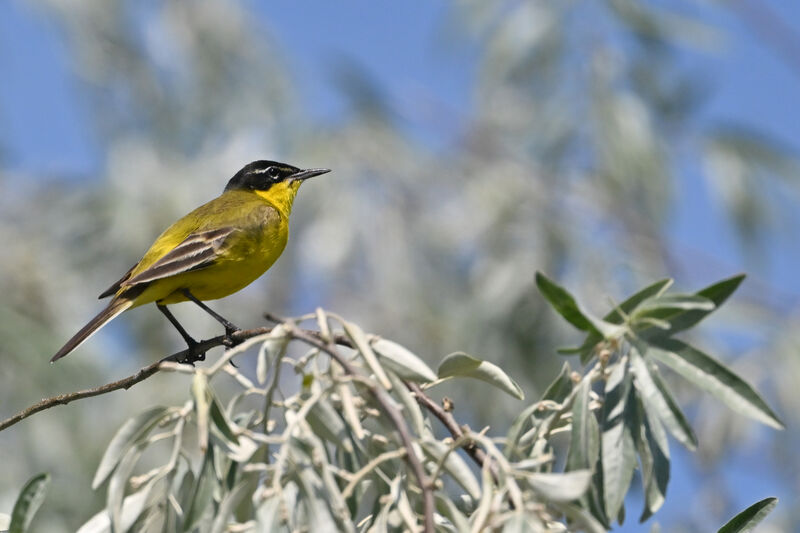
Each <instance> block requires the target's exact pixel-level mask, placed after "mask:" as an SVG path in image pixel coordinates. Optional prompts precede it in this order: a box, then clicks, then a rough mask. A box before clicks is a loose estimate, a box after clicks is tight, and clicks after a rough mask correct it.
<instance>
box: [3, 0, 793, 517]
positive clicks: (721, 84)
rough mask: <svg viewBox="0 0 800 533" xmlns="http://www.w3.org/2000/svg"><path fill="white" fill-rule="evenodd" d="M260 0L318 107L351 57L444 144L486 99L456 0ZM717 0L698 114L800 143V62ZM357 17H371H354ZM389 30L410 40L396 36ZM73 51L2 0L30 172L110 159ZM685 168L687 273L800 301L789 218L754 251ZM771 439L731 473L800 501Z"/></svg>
mask: <svg viewBox="0 0 800 533" xmlns="http://www.w3.org/2000/svg"><path fill="white" fill-rule="evenodd" d="M250 4H251V5H252V6H254V7H255V9H256V11H257V12H258V13H259V14H260V16H261V17H263V19H264V20H263V22H264V24H265V27H267V28H268V29H269V30H270V31H271V32H272V37H273V38H274V39H275V40H276V42H277V44H278V45H279V46H280V47H281V48H282V49H283V51H284V52H285V58H286V60H287V62H288V64H289V65H290V67H289V68H290V70H291V71H292V72H293V74H294V76H295V80H296V81H297V82H298V83H297V87H298V90H299V91H300V92H301V94H303V95H304V96H305V98H304V99H303V101H304V102H305V103H306V104H307V105H308V106H310V109H311V111H312V113H313V116H315V117H316V118H317V120H319V121H323V122H329V123H333V124H335V123H336V121H337V120H341V119H342V117H343V116H345V115H346V114H347V110H348V103H347V101H346V99H345V98H344V97H343V96H342V95H341V92H340V91H339V90H338V89H337V83H339V82H340V80H338V79H337V77H336V74H335V72H336V68H338V67H339V66H341V65H342V64H347V63H348V62H350V63H353V64H356V65H358V66H359V67H361V68H363V69H365V70H366V71H367V72H368V73H369V74H370V75H371V76H372V77H373V80H374V82H375V83H376V84H377V85H378V86H380V87H381V88H382V89H383V90H385V91H386V93H387V94H388V96H389V98H390V99H391V100H392V101H393V102H394V103H395V105H396V106H397V108H398V109H400V110H403V109H408V110H410V111H409V112H408V113H407V114H404V115H402V116H400V117H399V119H398V121H399V124H400V127H401V128H403V129H404V130H405V131H407V132H408V133H409V134H410V135H412V136H413V137H415V138H417V139H419V140H420V142H424V143H426V144H427V145H428V146H432V147H434V148H436V147H447V146H448V145H449V143H451V142H454V140H455V137H456V135H457V133H458V126H459V124H460V122H461V121H462V120H464V119H465V117H467V116H468V115H469V113H470V112H471V109H472V101H473V98H474V95H473V94H471V92H470V91H472V90H473V87H474V84H473V83H472V80H473V77H474V76H475V75H476V68H477V65H476V61H477V57H478V55H477V52H476V50H475V49H474V48H473V47H471V43H470V42H469V39H467V38H466V37H464V36H461V37H456V39H458V46H447V45H445V46H441V44H442V42H443V41H444V42H448V41H449V38H450V36H449V35H448V31H451V30H452V29H451V28H447V27H446V26H445V24H444V20H443V14H444V13H445V12H446V10H447V9H449V3H447V2H443V1H440V0H432V1H428V2H399V3H394V4H393V5H392V8H391V9H387V8H386V6H385V5H384V4H383V3H380V2H368V1H358V2H320V3H318V4H317V5H315V6H314V10H315V17H314V18H313V20H312V19H309V17H308V15H307V11H306V9H304V6H305V4H304V3H302V4H301V3H297V2H289V1H281V2H269V3H266V2H265V3H260V2H255V1H254V0H251V2H250ZM768 4H769V5H770V6H771V7H772V9H773V10H774V13H775V14H777V15H778V16H779V18H780V19H781V20H782V21H784V22H785V24H787V25H788V26H789V27H792V28H794V29H795V30H800V3H798V2H776V1H772V2H768ZM701 9H702V8H701ZM708 13H709V16H710V17H712V18H713V20H714V22H715V23H716V24H718V25H719V26H720V27H721V28H723V29H724V30H725V31H726V32H727V33H728V35H727V36H724V38H723V41H722V43H720V44H719V45H717V46H716V47H712V48H711V49H709V50H707V51H697V50H696V49H691V48H689V47H687V48H686V49H682V50H681V55H682V59H683V61H685V63H686V64H687V65H689V67H690V68H695V69H698V74H701V75H702V76H703V77H704V79H705V80H707V82H708V84H709V92H708V94H709V96H708V100H707V101H706V103H705V104H704V105H703V106H702V112H701V113H699V114H698V115H697V117H696V120H698V121H700V122H701V123H707V124H714V123H717V122H731V123H738V124H744V125H749V126H752V127H753V128H754V129H758V130H759V131H761V132H763V133H765V134H767V135H769V136H770V137H772V138H774V139H776V140H778V141H779V142H780V143H782V144H784V145H785V146H787V147H789V148H790V149H791V150H793V151H794V152H795V153H797V149H798V145H799V144H800V105H798V97H797V95H798V94H800V69H798V68H796V65H795V68H793V67H791V66H790V65H789V63H787V61H786V60H785V59H784V58H783V57H781V56H780V55H779V54H778V53H776V49H775V48H774V47H773V46H771V45H769V44H767V43H765V42H764V40H763V38H764V36H763V35H760V34H758V33H757V32H756V31H754V29H753V28H754V25H753V24H750V23H744V22H743V20H742V19H741V18H740V17H738V16H735V15H732V14H731V13H727V14H721V13H720V10H717V9H713V10H712V9H709V10H708ZM353 20H365V21H369V23H368V24H353ZM386 32H392V33H393V34H394V39H395V41H393V42H396V41H397V40H400V41H401V42H403V43H404V46H402V47H397V46H391V47H389V46H387V44H386V43H387V42H388V41H387V40H385V39H383V36H384V34H385V33H386ZM431 50H435V51H434V52H431ZM69 61H70V56H69V53H68V50H67V47H66V43H65V42H64V38H63V35H62V34H61V32H60V30H59V28H58V27H57V26H56V25H55V24H53V23H52V21H50V20H48V19H47V18H46V17H42V16H41V14H40V13H37V11H36V9H35V8H32V7H31V6H30V4H27V3H22V2H18V1H13V0H12V1H5V2H0V73H2V75H0V123H2V124H3V125H4V128H3V130H2V131H0V158H1V159H0V160H1V161H2V164H3V165H4V166H5V167H6V169H7V170H9V171H10V172H11V173H12V174H15V175H16V176H17V179H20V180H36V179H37V178H36V177H37V176H49V175H58V176H60V177H63V176H68V177H74V179H92V178H93V177H94V176H95V175H97V174H98V173H99V172H100V170H101V169H102V168H103V165H104V158H105V154H103V153H102V152H101V149H100V143H98V140H97V139H96V138H94V137H93V135H94V133H93V128H92V125H91V124H90V123H89V118H88V113H87V110H88V109H89V106H91V102H89V101H86V100H85V99H84V98H82V93H81V91H80V89H79V85H78V84H79V82H78V81H77V80H76V78H75V77H74V75H73V72H72V65H70V62H69ZM443 65H445V67H444V68H443ZM410 100H414V101H416V102H419V101H422V102H425V101H427V100H429V101H431V102H437V105H440V104H442V103H444V104H445V107H446V108H447V109H449V110H451V112H452V122H447V121H445V122H441V121H438V122H433V121H431V120H430V119H429V118H428V117H426V116H425V115H424V113H421V112H420V111H419V109H420V106H411V105H407V104H408V101H410ZM423 107H424V106H423ZM412 109H413V111H411V110H412ZM682 170H683V172H682V173H681V192H680V194H681V201H679V202H677V203H676V205H677V206H678V207H677V210H676V212H675V213H674V217H673V223H672V224H671V226H670V227H671V230H670V238H671V239H672V240H673V241H674V244H675V247H676V249H678V250H681V249H684V250H687V251H691V253H693V254H695V253H697V252H699V251H702V253H703V254H705V255H706V256H707V257H708V260H709V264H708V267H707V270H705V271H704V270H703V269H702V268H698V267H694V268H693V269H691V270H690V271H688V272H686V275H687V276H688V277H689V279H688V280H685V282H686V284H687V285H690V284H694V283H695V281H697V282H698V283H700V282H708V281H711V280H712V279H713V278H714V277H717V273H719V272H722V273H724V274H726V275H727V274H733V273H735V272H739V271H748V272H751V273H752V275H753V277H754V278H755V279H756V280H757V281H758V283H763V284H766V285H767V286H769V287H772V288H777V290H778V292H780V293H782V295H783V301H782V305H785V306H786V309H787V311H789V312H796V310H797V304H798V301H799V300H800V277H798V276H797V264H798V262H800V247H798V246H797V244H796V235H794V234H791V232H788V231H777V232H775V233H774V234H773V236H772V237H770V241H769V242H766V243H764V246H763V248H761V250H762V251H763V253H764V254H765V256H766V259H764V258H760V257H750V256H748V252H751V251H748V250H746V249H742V248H741V247H740V246H739V245H738V244H737V241H736V238H735V236H734V234H733V232H732V230H731V228H730V225H729V223H728V221H727V220H726V218H725V215H724V214H723V213H722V211H721V209H720V208H719V206H717V205H715V204H714V202H713V201H712V200H711V198H710V195H709V194H708V191H707V190H706V188H705V186H704V185H703V183H704V181H703V180H702V179H700V178H699V175H700V172H701V170H702V169H700V168H697V166H696V163H694V162H691V161H688V160H687V162H686V164H685V168H683V169H682ZM29 185H30V186H34V187H35V186H36V183H35V182H32V183H30V184H29ZM692 277H694V279H692ZM765 431H770V430H767V429H759V430H758V432H759V433H757V435H758V434H760V433H763V432H765ZM758 443H759V437H758V436H757V437H756V438H755V439H754V440H753V442H752V446H751V447H750V448H749V450H748V449H746V450H744V451H742V452H741V453H738V454H737V455H736V456H735V457H732V458H730V460H729V464H730V465H731V468H729V469H728V473H727V474H726V475H728V476H729V479H730V481H731V486H733V487H737V489H738V490H737V493H736V498H737V500H740V501H739V503H740V504H741V505H740V506H741V507H742V508H743V507H745V506H746V505H749V504H750V503H752V502H753V501H756V500H757V499H761V498H763V497H766V496H770V495H776V496H779V497H781V499H782V501H783V503H782V504H779V507H780V505H792V502H793V500H794V499H795V497H794V495H793V494H792V493H791V492H790V489H789V487H787V486H786V485H785V484H784V483H782V481H781V480H779V479H774V478H772V477H771V476H765V477H761V476H753V469H752V461H759V460H760V459H759V457H758V453H757V451H756V450H757V447H758ZM672 450H673V455H674V462H673V470H672V480H671V484H670V489H669V493H668V497H667V503H666V505H665V506H664V508H662V510H661V511H660V512H659V513H658V514H657V516H656V519H657V520H658V521H660V522H662V523H663V524H665V525H668V524H669V518H668V517H669V516H670V515H671V514H672V513H680V512H681V511H682V510H683V509H685V508H686V506H687V505H689V504H691V502H692V495H693V490H692V487H693V485H695V484H696V483H697V482H698V481H699V480H698V479H697V478H696V476H698V475H699V473H698V471H697V470H695V469H693V467H692V460H693V459H692V456H691V454H687V453H685V452H684V451H683V450H682V449H681V448H680V447H678V446H673V447H672ZM740 466H741V468H740ZM745 466H746V467H745ZM631 504H632V505H633V507H632V509H631V510H630V511H629V518H628V522H627V523H626V525H625V526H624V527H622V528H620V529H619V530H620V531H639V530H641V528H640V526H638V525H637V524H636V521H635V518H636V516H638V509H639V508H640V503H639V502H638V500H636V499H635V498H634V500H633V501H632V502H631ZM648 527H649V526H648Z"/></svg>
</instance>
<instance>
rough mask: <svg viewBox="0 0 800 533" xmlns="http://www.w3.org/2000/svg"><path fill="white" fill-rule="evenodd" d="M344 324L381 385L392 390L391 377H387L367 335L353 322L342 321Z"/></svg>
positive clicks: (346, 331)
mask: <svg viewBox="0 0 800 533" xmlns="http://www.w3.org/2000/svg"><path fill="white" fill-rule="evenodd" d="M342 326H343V327H344V331H345V333H347V336H348V337H350V340H351V341H353V344H354V345H355V348H356V350H358V352H359V353H360V354H361V356H362V357H363V358H364V361H365V362H366V363H367V366H368V367H369V368H370V370H372V373H373V374H375V377H376V378H378V381H379V382H380V384H381V386H382V387H383V388H384V389H386V390H392V383H391V381H389V378H388V377H386V372H384V371H383V367H382V366H381V364H380V363H379V362H378V358H377V356H376V355H375V352H373V351H372V348H371V347H370V345H369V342H367V336H366V335H365V334H364V332H363V331H362V330H361V328H360V327H358V326H357V325H356V324H353V323H352V322H346V321H342Z"/></svg>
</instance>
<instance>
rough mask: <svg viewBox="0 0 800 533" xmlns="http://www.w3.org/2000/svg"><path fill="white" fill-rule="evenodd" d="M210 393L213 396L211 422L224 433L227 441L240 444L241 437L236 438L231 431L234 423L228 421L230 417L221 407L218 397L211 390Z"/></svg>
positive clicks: (210, 409)
mask: <svg viewBox="0 0 800 533" xmlns="http://www.w3.org/2000/svg"><path fill="white" fill-rule="evenodd" d="M208 393H209V395H210V396H211V401H210V403H209V413H210V414H211V421H212V422H213V423H214V426H215V427H216V428H217V429H218V430H219V431H220V433H222V434H223V435H224V436H225V438H226V439H228V440H229V441H230V442H232V443H234V444H239V437H238V436H236V433H235V432H234V431H233V429H231V425H232V424H233V422H230V421H229V420H228V417H227V416H226V415H225V413H224V412H223V411H222V409H221V408H220V406H219V401H218V400H217V398H216V396H214V394H213V393H212V392H211V389H210V388H209V389H208Z"/></svg>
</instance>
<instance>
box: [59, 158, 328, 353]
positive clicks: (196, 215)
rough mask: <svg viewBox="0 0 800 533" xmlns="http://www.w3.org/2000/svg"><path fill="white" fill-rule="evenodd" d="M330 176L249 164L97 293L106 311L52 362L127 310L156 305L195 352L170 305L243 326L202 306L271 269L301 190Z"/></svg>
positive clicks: (288, 167) (228, 331) (319, 171)
mask: <svg viewBox="0 0 800 533" xmlns="http://www.w3.org/2000/svg"><path fill="white" fill-rule="evenodd" d="M326 172H330V170H328V169H326V168H312V169H308V170H301V169H299V168H297V167H293V166H291V165H286V164H284V163H277V162H275V161H254V162H252V163H250V164H248V165H246V166H245V167H244V168H243V169H241V170H240V171H239V172H237V173H236V175H234V176H233V178H231V180H230V181H229V182H228V185H227V186H226V187H225V190H224V191H223V192H222V194H221V195H220V196H218V197H217V198H215V199H213V200H211V201H210V202H208V203H206V204H203V205H201V206H200V207H198V208H197V209H195V210H194V211H192V212H191V213H189V214H188V215H186V216H184V217H183V218H181V219H180V220H178V221H177V222H175V223H174V224H173V225H172V226H170V227H169V228H167V229H166V231H164V233H162V234H161V235H160V236H159V237H158V238H157V239H156V241H155V242H154V243H153V245H152V246H150V249H149V250H147V252H146V253H145V254H144V257H142V259H141V260H140V261H139V262H138V263H136V265H134V266H133V267H132V268H131V269H130V270H129V271H128V272H127V273H126V274H125V275H124V276H122V278H121V279H120V280H119V281H117V282H116V283H114V284H113V285H112V286H111V287H109V288H108V289H107V290H106V291H104V292H103V293H102V294H101V295H100V298H105V297H107V296H112V298H111V301H110V302H109V303H108V306H107V307H106V308H105V309H103V310H102V311H100V313H99V314H98V315H97V316H96V317H94V318H93V319H92V320H90V321H89V323H88V324H86V325H85V326H84V327H83V328H81V330H80V331H79V332H78V333H76V334H75V336H73V337H72V338H71V339H70V340H69V341H67V343H66V344H65V345H64V346H63V347H62V348H61V349H60V350H58V352H56V354H55V355H54V356H53V358H52V359H51V360H50V361H51V362H53V361H56V360H58V359H61V358H62V357H64V356H65V355H67V354H68V353H70V352H71V351H72V350H74V349H75V348H77V347H78V346H80V345H81V344H82V343H83V342H84V341H86V340H87V339H88V338H89V337H91V336H92V335H93V334H94V333H95V332H96V331H97V330H98V329H100V328H101V327H103V326H104V325H105V324H107V323H108V322H109V321H111V320H112V319H113V318H115V317H116V316H117V315H119V314H120V313H122V312H123V311H126V310H128V309H131V308H133V307H138V306H140V305H144V304H147V303H150V302H155V303H156V305H157V306H158V309H159V310H160V311H161V312H162V313H164V315H165V316H166V317H167V319H169V321H170V322H171V323H172V325H173V326H175V328H176V329H177V330H178V332H179V333H180V334H181V336H182V337H183V338H184V340H185V341H186V343H187V344H188V345H189V348H190V349H191V348H192V347H193V346H194V345H196V344H197V342H196V341H195V340H194V339H193V338H192V337H191V336H189V334H188V333H186V330H184V329H183V327H182V326H181V325H180V323H179V322H178V321H177V319H176V318H175V317H174V316H173V315H172V313H171V312H170V311H169V310H168V309H167V307H166V306H167V304H174V303H178V302H185V301H188V300H191V301H193V302H195V303H196V304H197V305H199V306H200V307H201V308H203V309H204V310H205V311H206V312H208V313H209V314H210V315H211V316H213V317H214V318H215V319H216V320H217V321H219V322H220V323H221V324H222V325H223V326H225V332H226V334H228V335H230V334H231V333H232V332H233V331H235V330H237V329H238V328H236V326H234V325H233V324H231V323H230V322H229V321H227V320H226V319H225V318H223V317H221V316H220V315H218V314H217V313H215V312H214V311H212V310H211V309H210V308H209V307H207V306H206V305H205V304H203V303H202V300H215V299H217V298H222V297H224V296H228V295H229V294H232V293H234V292H236V291H238V290H241V289H243V288H244V287H246V286H247V285H249V284H250V283H252V282H253V281H255V280H256V279H257V278H258V277H259V276H261V274H263V273H264V272H266V271H267V269H268V268H269V267H271V266H272V264H273V263H274V262H275V261H276V260H277V259H278V257H280V255H281V253H282V252H283V249H284V247H285V246H286V241H287V239H288V237H289V214H290V213H291V211H292V203H293V202H294V197H295V195H296V194H297V190H298V189H299V188H300V184H301V183H302V182H303V181H304V180H306V179H308V178H311V177H314V176H319V175H320V174H325V173H326ZM197 355H198V356H199V355H201V354H197ZM198 358H200V357H198Z"/></svg>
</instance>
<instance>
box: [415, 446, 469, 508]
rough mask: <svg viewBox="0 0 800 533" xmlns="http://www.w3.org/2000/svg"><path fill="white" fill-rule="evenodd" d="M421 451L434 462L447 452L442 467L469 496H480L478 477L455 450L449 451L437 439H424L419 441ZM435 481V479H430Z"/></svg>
mask: <svg viewBox="0 0 800 533" xmlns="http://www.w3.org/2000/svg"><path fill="white" fill-rule="evenodd" d="M420 445H421V446H422V449H423V451H424V452H425V453H426V454H427V455H428V456H429V457H431V458H432V459H433V461H435V462H436V463H438V462H439V461H441V460H442V457H444V456H445V454H447V457H446V458H445V460H444V463H443V465H442V466H443V468H444V471H445V472H447V473H448V474H449V475H450V477H452V478H453V479H454V480H455V481H456V482H457V483H458V484H459V485H461V486H462V487H463V488H464V490H466V491H467V494H469V495H470V497H471V498H473V499H475V500H477V499H478V498H480V497H481V486H480V484H479V483H478V478H476V477H475V474H473V473H472V470H471V469H470V467H469V466H467V463H466V462H465V461H464V459H462V458H461V456H460V455H458V453H457V452H456V451H450V452H449V453H448V451H449V448H448V447H447V445H445V444H444V443H442V442H439V441H438V440H433V439H424V440H421V441H420ZM432 481H436V480H432Z"/></svg>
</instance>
